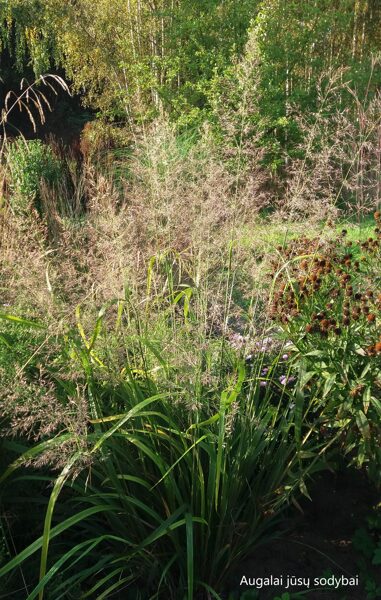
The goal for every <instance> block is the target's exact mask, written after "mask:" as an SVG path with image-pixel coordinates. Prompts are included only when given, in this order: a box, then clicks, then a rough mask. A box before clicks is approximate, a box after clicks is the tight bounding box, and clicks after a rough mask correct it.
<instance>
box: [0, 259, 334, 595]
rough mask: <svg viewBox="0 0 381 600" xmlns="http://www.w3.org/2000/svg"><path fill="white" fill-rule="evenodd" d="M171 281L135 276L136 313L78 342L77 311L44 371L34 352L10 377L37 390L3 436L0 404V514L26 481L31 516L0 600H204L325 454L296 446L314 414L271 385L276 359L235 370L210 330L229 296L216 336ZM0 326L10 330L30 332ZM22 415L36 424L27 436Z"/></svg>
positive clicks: (299, 391)
mask: <svg viewBox="0 0 381 600" xmlns="http://www.w3.org/2000/svg"><path fill="white" fill-rule="evenodd" d="M229 269H230V267H229V265H228V271H227V278H228V283H229V282H230V284H229V285H231V283H232V281H233V280H232V273H231V272H230V270H229ZM177 275H178V274H177V273H176V269H175V271H174V272H173V271H172V270H171V269H170V268H168V269H167V270H166V269H164V275H163V272H161V271H160V270H159V272H158V274H157V276H155V274H154V273H153V271H152V268H151V270H150V272H149V277H148V283H147V297H146V299H145V300H144V301H143V303H142V301H141V300H140V301H139V300H137V299H136V298H134V295H133V292H132V291H131V290H129V291H127V292H126V295H125V297H124V298H123V299H119V300H118V301H114V302H111V303H110V304H109V306H108V307H105V308H103V309H102V310H101V311H100V313H99V315H98V318H97V320H96V323H95V325H93V326H92V327H90V325H89V320H86V319H85V318H84V315H83V311H82V309H81V307H80V306H78V308H77V310H76V324H75V329H73V328H67V327H66V328H65V331H64V333H63V334H62V335H57V334H54V335H53V338H54V340H55V341H54V344H53V347H54V351H53V350H52V352H51V354H50V355H49V357H47V356H46V355H45V360H44V362H43V363H41V362H40V360H39V358H38V356H39V355H40V354H41V350H40V349H39V347H37V348H35V350H34V352H33V353H32V356H33V360H32V362H33V363H37V364H38V365H40V367H39V372H38V374H36V372H35V371H34V370H32V373H28V370H27V369H26V368H25V367H24V365H23V364H21V366H20V368H19V369H18V377H20V378H22V379H23V380H24V389H25V388H26V384H28V385H29V386H30V387H31V390H32V394H33V385H34V386H36V385H40V386H41V384H43V387H44V389H45V390H46V393H45V394H42V396H43V397H41V398H40V400H38V398H37V399H36V396H34V398H35V401H34V403H31V405H30V406H29V409H28V405H27V402H26V400H25V396H24V401H23V402H24V408H25V410H24V413H22V411H21V419H19V424H18V421H17V415H16V414H15V410H14V404H15V402H17V400H20V397H19V398H17V394H14V395H13V396H14V397H13V405H12V402H10V401H9V400H8V402H6V399H5V394H4V390H3V394H2V396H3V418H4V419H5V420H9V419H11V418H12V416H13V420H12V426H13V432H16V431H19V432H20V433H22V436H23V439H24V441H22V440H20V442H19V443H18V444H15V443H14V442H12V441H11V439H8V441H7V450H8V451H9V452H11V453H12V452H13V453H14V452H17V453H18V454H19V456H18V457H17V458H16V459H15V460H13V461H10V465H9V466H8V468H7V469H6V470H5V471H4V472H3V475H2V477H1V489H2V491H3V494H2V504H3V510H6V509H7V508H8V502H7V497H8V498H9V496H7V494H9V486H14V485H16V486H17V485H21V486H22V485H26V484H27V482H28V481H29V480H30V478H31V477H32V479H33V481H34V482H35V483H36V485H37V487H38V489H39V492H38V494H36V496H34V497H33V502H36V504H37V506H40V505H41V510H43V511H44V513H45V521H44V526H43V530H42V532H41V535H40V537H38V535H37V536H36V539H34V540H32V539H31V540H30V544H29V546H27V547H26V548H24V549H21V548H20V545H19V543H18V544H17V547H18V549H19V553H18V554H16V555H15V556H14V557H13V558H12V559H11V560H10V561H8V562H7V563H6V564H5V565H3V566H2V568H1V569H0V577H1V578H2V581H3V582H4V583H3V585H4V587H5V589H12V587H13V588H15V586H16V585H24V586H25V595H26V597H27V598H28V600H32V599H33V598H39V599H40V600H41V599H42V598H43V597H46V598H54V600H59V598H66V597H67V594H68V590H69V589H70V590H76V592H75V593H76V594H77V595H78V597H82V598H92V599H93V598H94V599H95V598H98V599H101V598H108V597H110V596H111V595H113V594H115V597H120V598H122V597H124V598H125V597H131V598H138V597H141V598H164V597H170V598H173V599H179V598H181V599H183V598H184V599H187V600H191V599H194V598H212V597H213V598H220V597H221V595H220V594H221V593H222V592H223V591H224V589H226V585H227V580H228V577H229V575H231V573H232V572H234V569H235V568H236V567H237V566H238V565H239V564H240V561H241V560H242V559H243V558H244V557H245V556H247V555H248V554H249V553H251V554H252V553H253V552H256V551H257V549H258V547H259V546H260V545H261V544H263V543H265V542H266V541H268V540H269V539H270V538H271V537H272V536H274V535H276V534H277V533H278V532H279V516H280V514H281V512H282V510H284V509H285V508H286V506H287V505H288V503H289V502H290V501H291V500H292V499H296V497H297V496H298V495H299V494H300V493H301V492H304V493H305V491H306V484H307V482H308V479H309V477H310V476H311V474H312V473H313V472H314V471H315V470H318V469H320V468H322V467H323V466H324V464H325V452H326V450H327V448H328V447H329V445H330V444H332V440H329V441H327V440H323V441H321V440H317V439H316V438H315V437H314V436H312V435H311V434H312V432H313V430H314V428H315V426H316V423H314V422H313V419H311V418H310V413H311V409H312V406H313V402H314V399H313V398H310V397H309V398H307V396H305V391H304V388H303V385H302V384H300V385H299V384H298V385H296V384H292V385H290V383H291V378H289V377H288V373H287V372H286V375H285V376H281V377H278V375H279V372H278V370H277V369H279V368H282V369H284V368H285V367H279V365H282V360H285V358H284V357H283V359H282V358H281V356H280V355H279V352H281V351H282V350H281V348H279V350H277V349H276V346H275V347H274V348H275V349H274V348H273V350H270V349H268V348H269V341H268V340H267V341H265V342H260V341H257V342H254V340H253V348H254V351H253V352H252V354H251V356H250V357H249V358H248V357H246V358H247V360H246V361H245V360H244V355H243V354H242V352H241V351H240V350H239V349H237V343H236V342H237V338H239V337H240V336H239V335H237V336H236V338H234V339H233V340H231V339H230V340H229V337H227V336H226V331H225V333H224V329H223V327H224V325H223V324H224V323H225V324H226V323H228V322H229V318H228V317H229V312H228V311H229V302H230V299H229V298H230V295H231V291H230V289H231V288H229V287H228V288H227V296H226V298H225V304H224V305H223V308H222V313H223V314H222V331H220V333H219V335H216V330H215V328H213V327H212V328H210V327H209V326H208V319H209V317H208V315H207V313H205V312H204V313H203V312H202V311H203V310H205V306H206V305H205V301H204V299H203V298H202V297H200V294H202V292H201V290H202V286H200V285H199V286H198V287H195V286H193V287H192V286H190V285H189V284H188V285H186V284H184V283H183V284H181V285H180V286H178V285H177V284H176V285H173V282H175V283H176V282H177V281H178V279H177ZM159 281H162V282H163V283H164V286H163V288H162V290H161V291H160V290H157V289H156V288H155V286H156V285H157V284H158V283H159ZM155 289H156V291H155ZM154 306H155V310H156V313H157V314H158V315H159V317H157V318H153V317H152V315H151V313H152V310H153V307H154ZM147 309H148V310H147ZM160 313H161V316H160ZM202 314H204V319H202V318H201V316H202ZM2 316H3V319H5V320H6V322H9V323H10V324H11V325H12V326H13V327H14V326H16V327H23V328H25V329H26V331H31V330H32V329H31V328H33V329H35V328H36V327H39V324H38V323H36V322H33V321H30V320H29V321H25V320H23V319H22V318H19V319H17V318H14V317H13V316H11V315H9V314H3V315H2ZM165 328H169V330H170V331H171V335H170V336H169V335H167V334H166V332H165V331H163V330H164V329H165ZM50 335H52V333H51V331H50ZM241 338H242V336H241ZM192 339H193V354H192V358H191V360H190V361H189V363H188V368H187V369H183V368H181V367H180V365H181V364H183V359H184V358H186V357H184V356H183V354H184V353H187V352H188V347H189V345H190V341H191V340H192ZM168 340H172V346H171V344H167V342H168ZM233 342H234V343H233ZM270 345H271V344H270ZM173 346H175V351H174V348H173ZM176 356H177V361H176ZM265 365H267V366H265ZM276 373H278V375H276ZM49 398H53V399H54V407H55V408H54V419H52V416H51V411H50V409H49V406H51V404H50V403H49ZM37 404H39V406H40V411H39V412H38V410H37ZM7 406H8V408H7ZM31 407H32V408H33V410H34V411H37V412H38V417H37V419H34V420H33V419H30V420H29V425H30V427H29V430H28V429H27V428H25V427H24V428H23V424H25V421H26V416H27V414H28V410H29V411H30V410H31ZM49 413H50V416H49ZM43 414H45V419H44V417H43ZM37 421H38V422H37ZM38 423H40V425H39V424H38ZM49 423H50V426H49ZM27 439H29V440H30V441H29V442H27ZM33 440H35V441H33ZM25 443H27V446H28V445H29V447H26V449H25V451H24V452H21V446H22V445H23V444H24V445H25ZM32 469H33V470H32ZM32 473H33V474H32ZM29 501H31V498H29ZM9 529H10V531H9ZM16 533H17V527H16V526H15V527H14V531H13V535H16ZM10 534H12V529H11V528H8V535H10ZM36 560H37V561H38V562H39V567H37V565H36ZM38 571H39V575H38ZM20 573H22V574H23V578H24V584H23V583H22V580H21V584H20Z"/></svg>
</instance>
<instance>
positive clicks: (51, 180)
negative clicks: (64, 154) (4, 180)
mask: <svg viewBox="0 0 381 600" xmlns="http://www.w3.org/2000/svg"><path fill="white" fill-rule="evenodd" d="M7 162H8V167H9V175H10V177H9V187H10V190H11V192H12V196H11V204H12V206H13V208H14V209H15V210H17V211H25V210H26V209H27V208H29V206H30V205H31V203H33V202H35V203H36V208H38V209H40V208H41V207H40V206H39V189H40V182H41V180H44V181H45V182H46V183H47V184H48V185H50V186H53V185H54V184H56V183H57V182H58V181H59V178H60V176H61V175H62V167H61V162H60V161H59V159H58V158H56V157H55V156H54V154H53V152H52V149H51V148H50V146H48V145H46V144H43V143H42V142H41V141H40V140H29V141H26V140H24V139H17V140H16V141H14V142H13V143H12V144H10V145H9V147H8V152H7Z"/></svg>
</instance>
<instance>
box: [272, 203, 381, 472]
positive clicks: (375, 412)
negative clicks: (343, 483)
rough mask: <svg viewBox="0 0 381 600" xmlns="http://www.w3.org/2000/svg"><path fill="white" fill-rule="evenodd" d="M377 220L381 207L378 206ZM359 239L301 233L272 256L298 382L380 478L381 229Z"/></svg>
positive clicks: (328, 424)
mask: <svg viewBox="0 0 381 600" xmlns="http://www.w3.org/2000/svg"><path fill="white" fill-rule="evenodd" d="M375 216H376V218H377V220H378V219H379V213H376V215H375ZM376 225H377V226H376V229H375V232H376V236H375V237H370V238H369V239H368V240H366V241H364V242H362V243H361V244H360V245H356V244H353V242H351V241H348V242H347V241H346V231H343V234H342V235H341V236H338V237H336V238H335V237H334V238H333V239H331V240H330V241H323V240H322V239H316V238H314V239H311V240H308V239H306V238H302V239H299V240H297V241H295V242H293V243H292V244H290V245H289V246H288V247H287V248H282V247H279V256H278V258H277V259H275V261H274V273H275V293H274V297H273V304H272V307H271V315H272V317H273V318H274V319H280V320H281V323H282V327H283V329H284V331H285V333H286V335H287V337H288V338H289V339H291V340H292V342H293V344H294V360H295V363H296V364H297V365H298V366H299V368H300V374H299V384H300V385H301V386H302V387H304V388H305V389H306V390H310V391H312V393H313V394H314V396H315V397H316V398H319V402H318V403H317V404H316V405H315V407H314V408H313V412H315V413H316V412H317V413H319V412H320V414H321V417H320V431H321V433H322V435H327V436H328V437H329V436H330V435H332V432H333V431H335V430H337V431H339V432H341V444H342V448H343V450H344V452H345V453H346V454H348V455H349V456H350V457H351V459H352V460H353V461H354V462H355V463H356V464H357V465H358V466H362V465H364V464H366V465H367V470H368V473H369V475H370V477H371V478H372V479H373V480H374V481H376V482H378V483H379V482H380V472H381V470H380V466H381V455H380V440H381V385H380V384H381V382H380V379H379V377H380V355H381V336H380V308H381V294H380V282H379V275H378V263H379V257H380V253H379V252H380V229H379V226H378V225H379V222H378V221H377V223H376Z"/></svg>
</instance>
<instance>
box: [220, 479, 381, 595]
mask: <svg viewBox="0 0 381 600" xmlns="http://www.w3.org/2000/svg"><path fill="white" fill-rule="evenodd" d="M309 492H310V495H311V498H312V502H311V501H309V500H308V499H305V500H303V502H302V503H301V509H302V511H303V512H300V511H299V512H298V514H296V515H295V514H293V515H290V517H289V522H288V524H287V525H288V528H287V533H286V535H285V536H284V537H282V539H278V540H275V541H272V542H271V543H269V544H268V545H266V546H263V547H261V548H259V550H258V554H257V556H256V557H253V558H251V559H249V560H247V561H246V562H245V563H244V564H242V566H241V568H240V573H239V574H237V576H236V577H235V578H234V579H235V584H233V581H232V584H233V585H234V589H236V590H238V589H240V591H241V593H242V592H243V591H244V590H245V589H250V588H248V587H245V586H242V587H241V588H239V583H238V587H237V582H239V581H240V580H241V577H242V576H243V575H246V577H247V578H249V577H251V578H258V577H262V578H265V577H267V578H270V576H271V575H272V576H273V577H280V576H283V587H276V586H273V587H266V589H264V588H263V589H262V590H261V591H260V592H259V595H258V598H259V600H272V599H273V598H274V596H276V595H279V596H282V593H284V592H285V587H286V583H285V582H286V579H287V575H290V576H296V577H304V578H310V580H311V582H313V579H314V578H316V577H319V578H320V577H324V576H327V574H328V573H329V574H334V575H335V576H336V577H338V576H340V575H344V576H345V577H348V578H350V577H355V576H357V575H358V577H359V586H358V587H357V586H356V587H346V588H344V587H343V588H341V589H338V590H334V589H332V588H331V589H313V588H314V586H313V585H311V587H310V589H309V591H308V593H307V594H306V598H307V599H308V600H330V599H331V598H332V599H337V600H368V599H369V598H376V597H377V598H378V597H379V596H368V592H366V591H365V586H366V579H367V578H368V577H370V578H371V579H373V581H375V582H376V583H377V585H381V567H372V565H371V561H370V560H368V561H367V562H366V571H367V575H366V574H365V573H364V565H362V563H364V558H363V557H362V554H361V553H360V552H359V551H357V550H356V549H355V548H354V546H353V536H354V534H355V532H356V531H358V530H359V529H360V528H363V527H364V528H366V527H367V517H369V516H370V515H371V512H372V507H374V506H376V505H377V504H378V503H379V502H380V493H378V492H377V490H375V488H374V487H373V486H372V485H371V484H370V483H369V481H368V479H367V477H366V476H365V474H364V473H361V472H359V471H356V470H352V469H345V470H343V471H342V472H339V473H337V474H332V473H329V472H325V473H323V474H321V475H320V476H319V477H318V479H317V481H316V483H315V484H314V486H313V487H311V489H310V490H309ZM251 589H253V588H251ZM302 590H306V588H305V587H303V586H300V587H294V588H291V587H290V588H289V589H288V590H287V591H289V592H292V591H295V592H296V591H299V592H300V591H302ZM303 596H304V595H303ZM254 597H255V596H254V595H253V598H254ZM291 597H294V596H291ZM296 597H301V596H296Z"/></svg>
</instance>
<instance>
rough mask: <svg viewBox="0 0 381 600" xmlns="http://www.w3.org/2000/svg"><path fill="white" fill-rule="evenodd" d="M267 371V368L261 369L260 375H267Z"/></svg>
mask: <svg viewBox="0 0 381 600" xmlns="http://www.w3.org/2000/svg"><path fill="white" fill-rule="evenodd" d="M269 370H270V369H269V367H265V368H264V369H262V371H261V375H262V376H264V375H267V373H268V372H269Z"/></svg>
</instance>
